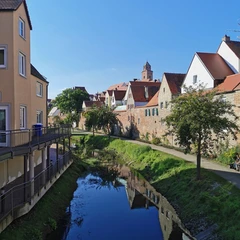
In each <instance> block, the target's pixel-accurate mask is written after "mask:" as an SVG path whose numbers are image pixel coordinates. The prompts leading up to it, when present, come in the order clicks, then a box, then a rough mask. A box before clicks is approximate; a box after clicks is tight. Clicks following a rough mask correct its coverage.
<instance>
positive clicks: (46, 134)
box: [0, 125, 71, 161]
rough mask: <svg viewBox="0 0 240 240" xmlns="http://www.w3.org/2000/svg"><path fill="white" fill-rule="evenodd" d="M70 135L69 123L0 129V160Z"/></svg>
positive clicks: (44, 145) (25, 152)
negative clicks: (56, 125)
mask: <svg viewBox="0 0 240 240" xmlns="http://www.w3.org/2000/svg"><path fill="white" fill-rule="evenodd" d="M70 136H71V127H70V126H69V125H64V126H59V127H41V128H40V129H17V130H8V131H0V144H1V147H0V161H2V160H5V159H8V158H13V157H14V156H19V155H23V154H27V153H31V152H32V151H34V150H36V149H41V148H43V147H46V146H49V145H51V144H52V143H55V142H58V141H59V140H60V139H63V138H66V137H70Z"/></svg>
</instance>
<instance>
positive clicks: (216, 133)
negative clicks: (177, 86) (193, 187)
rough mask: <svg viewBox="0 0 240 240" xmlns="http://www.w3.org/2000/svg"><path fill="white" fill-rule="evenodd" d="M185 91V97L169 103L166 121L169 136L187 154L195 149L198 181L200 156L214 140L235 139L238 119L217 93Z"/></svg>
mask: <svg viewBox="0 0 240 240" xmlns="http://www.w3.org/2000/svg"><path fill="white" fill-rule="evenodd" d="M185 91H186V94H183V95H180V96H179V97H178V98H175V99H174V100H173V101H172V109H171V113H170V115H169V116H167V117H166V119H165V121H166V123H167V126H168V129H169V131H168V133H171V134H174V135H175V136H176V141H177V142H178V144H179V145H180V146H183V147H185V149H186V152H189V151H191V146H192V145H195V146H196V147H197V179H200V169H201V156H202V153H204V152H208V151H209V146H210V145H212V144H213V141H214V139H215V138H225V137H228V136H229V135H232V136H233V137H234V138H236V130H239V128H238V126H237V124H236V120H237V116H236V114H235V112H234V110H233V105H232V104H231V103H230V102H227V101H224V99H223V97H222V96H221V95H217V93H216V91H206V90H205V89H204V87H203V86H198V88H197V89H193V88H185Z"/></svg>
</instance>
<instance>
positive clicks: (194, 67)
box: [181, 53, 214, 93]
mask: <svg viewBox="0 0 240 240" xmlns="http://www.w3.org/2000/svg"><path fill="white" fill-rule="evenodd" d="M194 75H197V83H196V84H193V76H194ZM200 83H202V84H203V85H204V86H205V87H206V88H213V86H214V80H213V78H212V76H211V75H210V73H209V72H208V70H207V69H206V68H205V66H204V65H203V63H202V61H201V60H200V58H199V57H198V55H197V53H195V55H194V57H193V61H192V63H191V65H190V68H189V70H188V73H187V75H186V77H185V80H184V83H183V85H185V86H186V87H190V86H193V87H194V86H198V85H199V84H200ZM181 92H182V93H184V89H183V88H182V89H181Z"/></svg>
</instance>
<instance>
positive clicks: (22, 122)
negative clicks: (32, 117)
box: [20, 106, 27, 129]
mask: <svg viewBox="0 0 240 240" xmlns="http://www.w3.org/2000/svg"><path fill="white" fill-rule="evenodd" d="M26 128H27V107H26V106H20V129H26Z"/></svg>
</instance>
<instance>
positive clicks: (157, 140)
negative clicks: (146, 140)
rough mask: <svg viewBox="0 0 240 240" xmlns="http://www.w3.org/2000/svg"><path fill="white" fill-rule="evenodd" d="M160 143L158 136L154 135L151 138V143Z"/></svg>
mask: <svg viewBox="0 0 240 240" xmlns="http://www.w3.org/2000/svg"><path fill="white" fill-rule="evenodd" d="M160 143H161V139H160V138H158V137H155V138H153V139H152V144H154V145H159V144H160Z"/></svg>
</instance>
